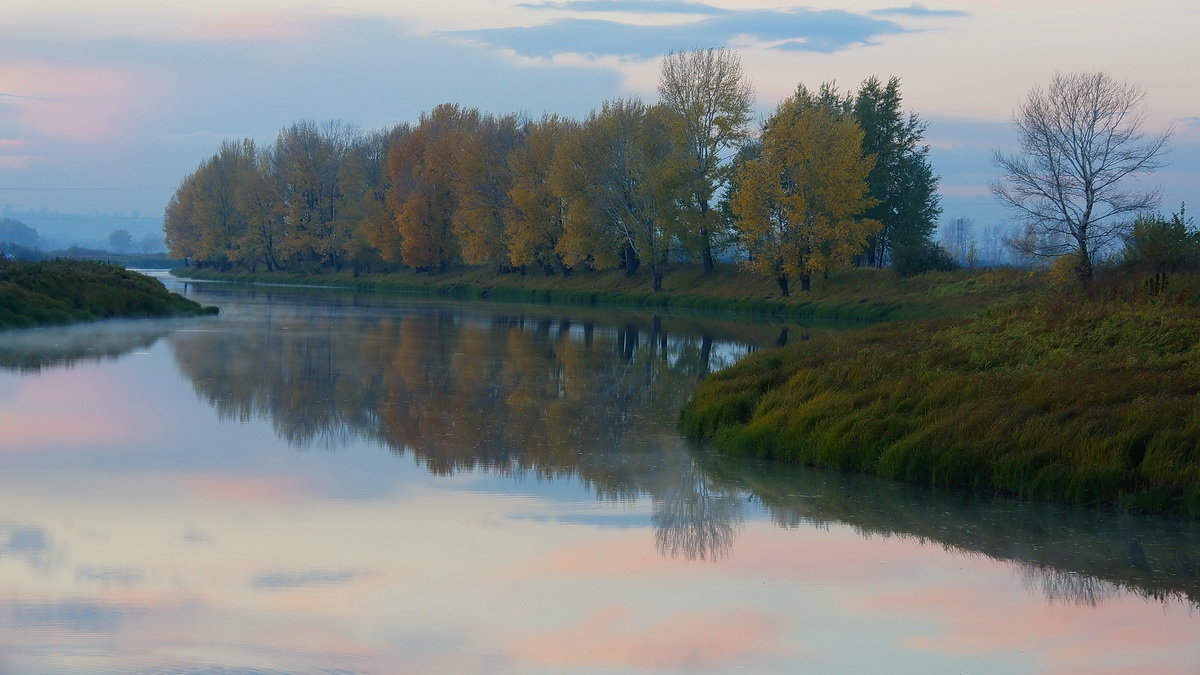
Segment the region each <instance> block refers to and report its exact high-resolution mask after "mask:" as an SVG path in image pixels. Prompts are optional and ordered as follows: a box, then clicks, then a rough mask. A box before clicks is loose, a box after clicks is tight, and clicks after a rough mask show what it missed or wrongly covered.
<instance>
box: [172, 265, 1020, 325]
mask: <svg viewBox="0 0 1200 675" xmlns="http://www.w3.org/2000/svg"><path fill="white" fill-rule="evenodd" d="M172 274H175V275H176V276H179V277H182V278H188V279H207V280H220V281H227V282H236V283H282V284H310V285H318V286H339V287H346V288H354V289H357V290H365V291H376V292H390V293H416V294H422V295H429V296H441V297H452V298H457V299H488V300H497V301H506V302H531V303H549V304H565V305H584V306H590V307H605V308H627V309H645V310H653V311H669V310H683V311H712V312H723V313H742V314H751V315H755V316H771V317H775V318H780V319H792V320H802V319H831V320H851V321H885V320H888V321H894V320H900V319H913V318H920V317H935V316H947V315H956V314H962V313H968V312H973V311H978V310H981V309H983V308H984V307H987V306H989V305H991V304H992V303H994V302H996V301H997V300H998V299H999V298H1003V297H1006V296H1010V295H1012V294H1013V293H1015V292H1018V291H1019V290H1020V289H1022V288H1025V287H1027V286H1028V285H1029V283H1030V279H1029V275H1028V274H1027V273H1025V272H1021V271H1017V270H993V271H987V272H971V271H957V272H931V273H928V274H922V275H919V276H915V277H906V278H902V277H898V276H896V275H895V274H894V273H892V272H891V271H889V270H875V269H856V270H847V271H843V272H838V273H835V274H832V275H831V276H830V278H829V279H821V280H819V281H815V282H814V283H813V290H812V291H809V292H800V293H794V294H793V295H791V296H788V297H784V296H781V295H779V291H778V288H777V287H776V286H775V284H774V283H773V282H770V281H769V280H766V279H759V278H757V277H751V278H747V275H746V274H745V273H744V271H739V270H738V268H737V267H736V266H734V265H732V264H731V265H720V266H718V269H717V271H716V273H714V274H710V275H705V274H703V273H702V272H701V270H700V268H699V266H696V265H679V266H677V267H674V268H672V270H671V273H670V274H669V275H667V277H666V279H665V281H664V283H663V290H662V291H660V292H658V293H652V292H650V291H649V290H648V289H649V287H650V281H649V276H648V274H646V273H642V274H638V275H635V276H633V277H629V276H626V275H625V274H624V273H623V272H621V271H618V270H607V271H600V272H579V273H576V274H573V275H571V276H566V277H564V276H561V275H555V276H545V275H541V274H527V275H521V274H515V273H497V272H495V271H492V270H487V269H480V268H461V269H455V270H451V271H449V272H446V273H443V274H436V275H433V274H427V273H420V272H413V271H404V272H393V273H386V274H371V275H362V276H355V275H353V274H352V273H350V272H344V273H338V272H328V273H322V274H316V275H296V274H290V273H283V272H276V273H254V274H251V273H245V272H215V271H212V270H200V269H196V268H191V267H188V268H182V269H176V270H172Z"/></svg>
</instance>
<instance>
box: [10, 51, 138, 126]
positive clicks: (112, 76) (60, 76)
mask: <svg viewBox="0 0 1200 675" xmlns="http://www.w3.org/2000/svg"><path fill="white" fill-rule="evenodd" d="M153 89H154V86H153V83H152V82H151V81H150V78H148V77H147V76H146V75H145V74H144V73H141V72H137V71H134V70H123V69H119V68H106V67H99V66H88V65H74V66H65V65H54V64H47V63H33V62H7V63H0V91H3V92H9V93H12V94H15V95H14V96H12V97H9V98H7V99H6V103H7V104H8V105H9V106H10V107H12V108H13V109H14V110H15V111H16V119H17V121H18V122H19V123H20V124H23V125H25V126H26V127H27V128H29V129H30V130H31V131H33V132H36V133H38V134H42V135H45V136H50V137H53V138H61V139H66V140H71V141H82V142H95V141H102V140H107V139H110V138H113V137H116V136H119V135H121V134H123V133H125V132H127V131H129V130H131V129H132V128H133V127H134V126H135V125H136V123H137V122H138V121H139V120H140V119H142V118H143V117H144V115H145V113H146V110H147V104H148V100H149V99H150V98H151V96H150V94H151V92H152V90H153Z"/></svg>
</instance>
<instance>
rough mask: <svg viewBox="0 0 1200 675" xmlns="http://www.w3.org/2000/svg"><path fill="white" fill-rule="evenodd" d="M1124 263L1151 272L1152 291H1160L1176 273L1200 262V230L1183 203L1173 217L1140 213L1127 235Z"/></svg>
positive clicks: (1148, 283)
mask: <svg viewBox="0 0 1200 675" xmlns="http://www.w3.org/2000/svg"><path fill="white" fill-rule="evenodd" d="M1122 263H1123V265H1124V266H1125V267H1126V268H1129V269H1132V270H1134V271H1136V272H1140V273H1142V274H1147V275H1149V278H1148V280H1147V285H1148V287H1149V289H1150V294H1151V295H1158V294H1159V293H1161V292H1163V291H1164V290H1166V288H1167V284H1168V283H1169V281H1170V276H1171V275H1172V274H1176V273H1178V272H1182V271H1185V270H1193V269H1195V268H1196V267H1197V265H1200V232H1198V231H1197V230H1196V229H1195V226H1194V223H1193V222H1192V219H1191V218H1189V217H1188V216H1187V211H1186V209H1185V208H1183V207H1181V208H1180V209H1179V212H1178V213H1173V214H1171V217H1170V218H1165V217H1163V216H1161V215H1141V216H1138V218H1137V219H1136V220H1134V221H1133V227H1132V228H1130V232H1129V234H1128V235H1126V237H1125V251H1124V254H1123V256H1122Z"/></svg>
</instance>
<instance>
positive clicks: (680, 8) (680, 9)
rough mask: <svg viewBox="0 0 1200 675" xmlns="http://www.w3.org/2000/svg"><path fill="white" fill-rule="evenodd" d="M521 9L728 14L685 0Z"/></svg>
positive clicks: (582, 1) (597, 1) (586, 1)
mask: <svg viewBox="0 0 1200 675" xmlns="http://www.w3.org/2000/svg"><path fill="white" fill-rule="evenodd" d="M516 6H517V7H520V8H522V9H557V10H567V11H573V12H628V13H632V14H728V13H729V10H727V9H722V8H720V7H713V6H712V5H705V4H702V3H699V2H687V0H578V1H577V2H569V1H568V2H553V1H550V2H526V3H521V4H518V5H516Z"/></svg>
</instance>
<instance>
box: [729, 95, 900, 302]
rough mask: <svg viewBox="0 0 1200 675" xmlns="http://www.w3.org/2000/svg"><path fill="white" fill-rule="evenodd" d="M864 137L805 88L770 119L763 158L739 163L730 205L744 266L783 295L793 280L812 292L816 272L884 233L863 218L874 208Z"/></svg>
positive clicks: (840, 262) (851, 122)
mask: <svg viewBox="0 0 1200 675" xmlns="http://www.w3.org/2000/svg"><path fill="white" fill-rule="evenodd" d="M862 138H863V132H862V129H861V128H860V127H859V126H858V124H857V123H856V122H854V120H852V119H850V118H849V117H848V116H846V115H844V114H840V113H838V112H837V111H836V110H831V109H830V107H828V106H825V105H821V104H820V103H819V101H817V100H816V99H814V98H813V97H811V96H810V95H809V94H808V93H807V91H806V90H804V89H803V88H802V89H801V90H800V91H799V92H798V93H797V95H796V96H793V97H792V98H789V99H788V100H786V101H784V102H783V103H782V104H780V106H779V108H778V109H777V110H776V112H775V114H774V115H773V116H772V117H771V119H770V120H768V122H767V125H766V128H765V129H764V130H763V133H762V139H761V143H762V149H761V153H760V154H759V156H758V157H756V158H753V159H749V160H747V161H745V162H743V163H741V164H740V165H739V173H738V175H737V177H736V182H737V190H736V192H735V194H734V196H733V198H732V200H731V206H732V209H733V213H734V215H735V216H736V218H737V222H738V227H739V228H740V230H741V233H742V237H743V244H744V245H745V246H746V248H747V249H748V250H749V251H750V254H751V257H750V259H749V260H748V261H747V262H746V266H747V267H749V268H750V269H753V270H755V271H757V272H760V273H762V274H765V275H768V276H770V277H772V278H774V279H776V280H777V281H778V283H779V287H780V290H781V292H782V293H783V294H784V295H788V294H789V279H790V278H791V277H794V276H795V277H799V278H800V281H801V288H803V289H804V290H809V280H810V277H811V275H812V274H814V273H818V272H828V271H829V270H832V269H836V268H838V267H841V266H845V265H846V264H848V263H849V261H850V259H851V257H852V256H853V255H855V254H856V253H858V252H859V251H861V250H862V248H863V246H864V245H865V244H866V238H867V237H868V236H869V235H870V234H872V233H873V232H875V231H876V230H878V229H879V223H878V222H876V221H873V220H868V219H860V218H859V217H858V216H859V214H861V213H862V212H863V211H864V210H865V209H867V208H869V207H871V206H872V205H873V204H874V201H873V200H872V199H871V198H870V197H868V196H867V194H866V193H867V183H866V178H867V175H868V173H869V172H870V170H871V165H872V162H873V158H871V157H864V156H863V154H862Z"/></svg>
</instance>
